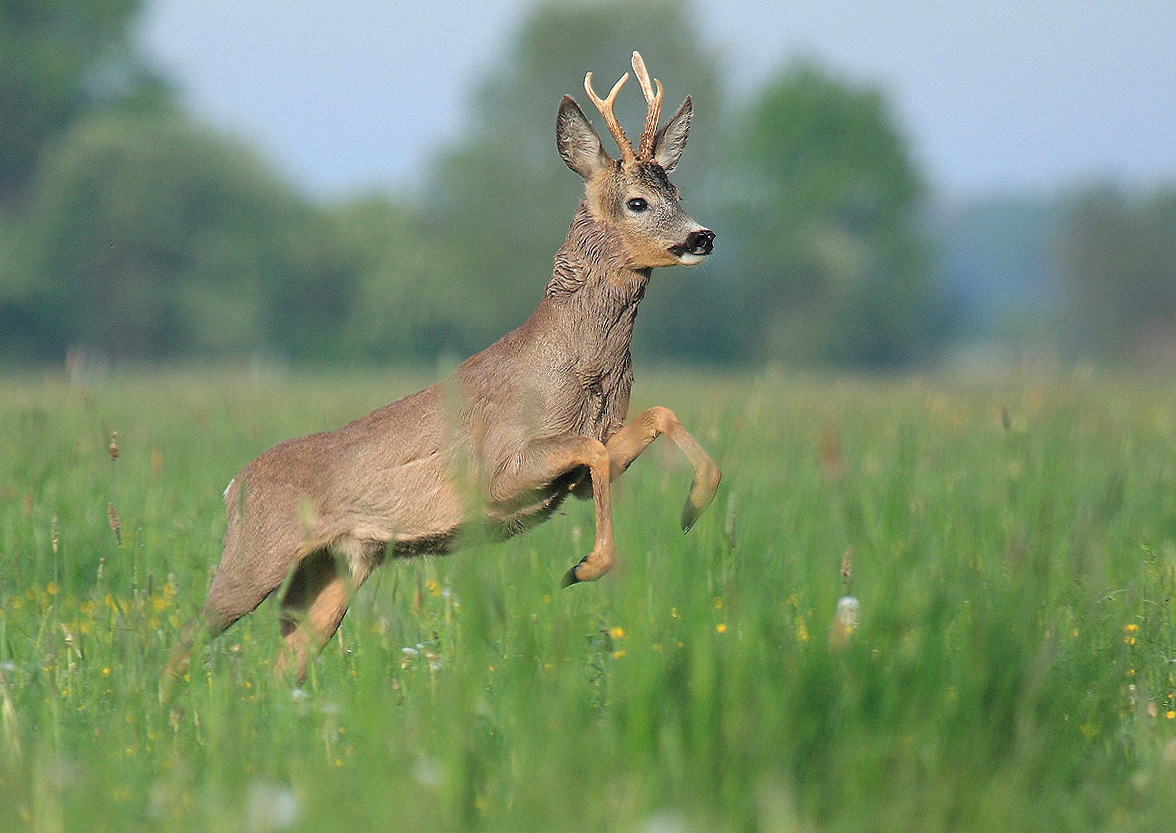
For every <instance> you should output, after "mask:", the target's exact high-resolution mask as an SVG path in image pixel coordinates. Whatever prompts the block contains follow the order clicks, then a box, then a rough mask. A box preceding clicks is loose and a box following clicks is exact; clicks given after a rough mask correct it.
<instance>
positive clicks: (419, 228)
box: [0, 0, 1176, 368]
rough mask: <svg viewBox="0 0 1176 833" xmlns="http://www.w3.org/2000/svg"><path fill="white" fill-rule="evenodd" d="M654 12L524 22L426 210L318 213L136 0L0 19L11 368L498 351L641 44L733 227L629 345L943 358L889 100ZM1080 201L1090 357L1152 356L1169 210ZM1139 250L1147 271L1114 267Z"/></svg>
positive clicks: (24, 10) (601, 11)
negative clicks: (167, 48)
mask: <svg viewBox="0 0 1176 833" xmlns="http://www.w3.org/2000/svg"><path fill="white" fill-rule="evenodd" d="M654 5H656V6H657V8H656V9H652V8H651V7H650V5H649V4H643V5H640V6H635V5H634V4H624V3H616V4H610V5H607V6H601V5H595V4H594V5H591V6H589V5H587V4H583V5H567V4H561V3H551V4H546V5H540V6H538V7H536V8H535V9H534V10H532V11H531V12H530V13H529V15H528V17H527V19H526V20H525V21H524V22H523V24H522V25H521V26H520V28H519V29H518V31H517V33H516V34H515V36H514V37H513V39H512V41H511V42H509V43H507V44H505V45H504V48H503V50H502V52H501V54H500V56H499V57H498V59H497V62H496V64H495V65H494V66H492V67H491V68H490V70H489V71H488V72H486V73H485V74H484V76H483V80H482V81H481V82H480V85H479V86H478V87H477V88H475V89H474V90H473V91H472V93H471V95H470V99H469V101H468V103H467V106H466V108H465V113H464V119H463V127H462V129H461V131H460V133H459V134H458V135H457V136H456V137H454V138H453V139H452V140H451V141H450V142H448V143H447V144H446V145H444V146H443V147H441V148H439V149H438V150H437V151H436V153H435V154H434V156H433V158H432V159H431V160H430V161H429V164H428V165H427V167H426V169H425V170H424V171H423V172H422V173H421V176H420V179H419V182H418V183H417V186H416V188H414V190H413V193H411V194H389V193H380V192H372V193H368V194H362V195H357V196H353V197H351V198H348V199H345V200H342V201H335V202H324V201H322V200H316V199H313V198H312V197H310V196H308V195H307V194H305V193H303V192H302V191H301V190H300V189H299V188H298V187H297V185H296V184H295V183H292V182H290V181H288V180H286V179H285V178H283V177H282V176H281V175H279V174H278V173H277V172H276V171H275V170H274V168H273V167H272V166H271V165H269V164H268V163H267V162H266V161H265V160H264V159H263V158H262V157H261V156H260V154H259V153H258V152H257V151H256V150H254V149H253V148H251V147H249V146H248V145H246V144H245V143H243V142H241V141H240V140H238V139H236V138H234V137H232V136H230V135H226V134H225V133H223V132H218V131H216V130H212V129H210V128H209V127H208V126H207V125H203V124H200V123H199V122H198V121H196V120H195V119H194V118H193V117H192V116H191V115H190V114H188V113H186V112H185V111H184V109H183V108H182V106H180V104H179V103H178V100H177V97H176V96H175V95H174V93H173V92H172V90H171V89H170V88H169V86H168V84H167V81H166V79H164V78H161V77H159V76H158V75H157V74H155V73H153V72H152V71H151V70H150V68H149V67H148V66H147V64H146V63H145V62H144V61H143V59H142V58H141V56H140V55H139V53H138V52H137V50H136V44H135V42H134V37H133V32H134V22H135V20H136V18H137V15H138V14H139V12H140V11H141V9H140V0H76V2H74V3H72V4H61V3H55V2H51V1H50V0H24V2H21V3H16V4H5V5H4V6H3V7H2V9H0V54H3V55H4V56H5V58H4V60H3V61H0V322H3V326H2V327H0V360H3V361H5V362H7V363H18V362H45V361H54V360H58V359H60V358H61V357H62V356H63V355H64V354H65V352H66V351H67V350H69V349H70V348H71V347H83V348H86V349H90V350H95V351H98V352H100V353H102V354H104V355H108V356H110V357H111V358H114V359H116V360H119V359H134V360H177V359H184V360H187V359H197V360H222V359H226V358H234V357H241V356H257V355H262V356H273V357H280V358H283V359H288V360H292V361H296V362H322V361H328V362H334V361H346V362H356V363H375V362H382V361H388V360H411V361H419V360H431V359H435V358H436V357H437V356H440V355H450V354H453V355H464V354H467V353H469V352H471V351H474V350H477V349H480V348H481V347H484V346H485V345H487V344H489V343H490V342H491V341H493V340H494V339H495V338H497V337H498V336H499V335H501V334H502V333H504V332H506V331H507V330H509V329H510V328H512V327H514V326H516V325H517V324H518V323H520V322H521V321H522V320H523V318H524V317H525V316H526V315H527V314H529V312H530V310H531V309H532V308H533V307H534V304H535V302H536V301H537V300H538V298H539V295H540V293H541V292H542V290H543V287H544V285H545V283H546V278H547V276H548V275H550V270H551V258H552V255H553V254H554V252H555V251H556V249H557V248H558V247H559V245H560V243H561V242H562V240H563V236H564V234H565V232H566V229H567V225H568V223H569V222H570V219H571V216H572V214H573V211H574V208H575V205H576V201H577V200H578V198H579V188H580V187H581V186H580V183H579V180H578V179H577V178H576V177H575V176H573V175H571V174H570V173H569V172H568V171H567V170H566V169H565V168H564V166H563V164H562V162H560V160H559V158H558V155H557V153H556V151H555V148H554V138H553V133H554V128H553V122H554V112H555V108H556V105H557V103H558V101H559V98H560V96H561V95H563V94H564V93H566V92H569V91H571V92H572V93H573V94H576V92H577V91H578V90H579V89H580V82H581V80H582V78H583V73H584V71H585V69H595V70H596V71H597V72H598V73H602V72H605V71H606V70H607V69H608V68H609V67H613V68H617V67H624V66H626V65H627V56H628V51H629V50H631V48H632V46H633V44H640V46H641V49H642V53H643V54H644V55H645V56H646V59H647V61H648V62H649V64H650V66H651V67H652V68H653V69H654V70H655V72H654V74H656V75H658V76H659V77H661V78H663V79H666V80H667V82H668V87H669V90H668V91H667V95H668V96H669V97H675V96H682V95H684V94H685V93H687V92H689V93H690V94H691V95H692V96H693V97H694V101H695V110H696V114H697V117H696V119H695V125H694V129H693V131H692V133H691V144H690V148H689V149H688V150H687V154H686V157H685V160H684V162H683V165H682V166H681V167H680V169H679V171H678V172H677V173H676V174H675V181H676V182H677V184H679V186H680V187H681V189H682V191H683V193H684V195H685V197H686V199H687V200H688V204H689V210H690V212H691V214H692V216H694V217H696V218H698V219H699V220H700V221H702V222H704V223H705V224H706V225H708V226H710V227H711V228H714V229H715V230H716V231H717V232H718V234H719V238H718V240H717V247H716V254H715V255H714V256H713V257H712V258H711V259H710V262H708V264H707V265H706V266H705V267H702V268H700V269H693V270H673V271H672V272H667V273H665V274H664V276H663V275H661V274H655V278H654V282H653V284H652V285H651V290H650V298H649V300H647V302H646V304H645V305H644V307H643V309H642V318H643V321H642V324H641V326H639V327H638V344H637V347H638V349H640V350H643V351H646V352H647V353H649V354H652V355H655V356H662V357H666V358H674V359H681V360H704V361H709V362H756V363H758V362H764V361H786V362H792V363H797V364H807V365H822V364H824V365H827V364H833V365H839V366H847V367H859V368H887V367H896V366H902V365H906V364H910V363H914V362H919V361H922V360H926V359H928V358H929V357H933V356H934V355H936V352H937V350H938V349H939V348H941V347H942V346H943V344H944V343H945V342H946V341H947V340H948V339H949V338H950V337H951V336H952V325H953V322H954V321H955V320H956V317H957V316H956V313H957V311H956V310H954V309H953V306H952V299H951V297H950V294H949V293H946V292H944V290H943V287H942V285H941V284H940V282H939V280H938V277H939V272H938V271H937V252H936V243H935V241H934V240H933V239H932V237H931V235H930V234H929V232H928V224H927V223H926V212H927V210H928V187H927V183H926V181H925V178H924V176H923V174H922V173H921V171H920V170H919V168H918V166H917V164H916V163H915V161H914V160H913V158H912V155H911V152H910V148H909V142H908V141H907V140H906V138H905V137H904V136H903V135H902V131H901V129H900V128H899V127H898V125H897V124H896V122H895V119H894V115H893V112H892V110H891V108H890V105H889V102H888V101H887V100H886V98H885V96H884V95H883V94H882V93H881V92H880V91H879V90H877V89H875V88H873V87H870V86H869V85H862V84H858V83H854V82H852V81H850V80H848V79H845V78H842V77H840V76H838V75H837V74H836V73H835V72H832V71H831V70H829V69H828V68H826V67H822V66H820V65H817V64H815V63H804V62H799V63H794V64H792V65H790V66H788V67H786V68H785V69H783V70H781V71H780V72H779V73H778V74H776V76H775V77H773V78H772V79H770V80H769V81H768V82H767V83H765V84H764V85H763V86H762V87H760V88H758V89H755V90H752V91H750V92H748V93H747V94H745V95H740V96H738V97H735V96H730V95H729V94H727V92H726V90H727V85H726V84H725V83H724V81H725V79H724V76H723V68H724V64H723V61H722V59H721V57H720V56H719V55H718V54H716V53H715V52H714V51H713V50H710V49H709V48H708V47H706V46H705V44H706V39H705V38H703V37H701V35H700V33H699V32H698V31H697V27H696V25H695V23H694V18H693V15H692V14H691V11H690V9H689V7H688V6H686V5H683V4H678V3H669V2H659V3H655V4H654ZM79 20H82V21H84V23H85V25H82V26H79V25H77V23H78V21H79ZM62 33H66V34H67V37H66V38H65V39H64V40H63V39H62V37H63V36H62ZM627 92H628V91H627ZM583 103H585V104H586V102H583ZM672 104H673V106H676V105H677V101H674V102H672ZM642 106H643V104H642V102H641V101H640V96H636V95H630V96H629V97H628V98H626V99H625V100H624V101H623V102H621V103H620V104H619V105H618V113H619V115H620V117H621V119H622V120H623V121H624V122H625V123H626V124H637V123H639V122H640V120H641V118H642V115H643V112H642V110H641V107H642ZM667 106H668V105H667ZM1153 203H1154V204H1153ZM1076 206H1077V207H1076V209H1075V211H1073V212H1072V216H1071V219H1070V221H1069V224H1068V225H1066V226H1065V227H1064V230H1063V232H1062V233H1060V234H1059V238H1058V240H1059V243H1058V252H1059V256H1058V257H1057V259H1056V262H1057V264H1058V268H1059V269H1060V270H1061V272H1062V274H1064V275H1065V276H1066V278H1065V281H1064V282H1063V283H1064V285H1065V286H1067V287H1069V288H1070V289H1071V290H1072V291H1070V292H1068V293H1067V298H1068V303H1070V302H1072V304H1073V305H1074V306H1075V308H1078V307H1081V308H1082V309H1083V310H1084V312H1083V313H1082V314H1081V315H1076V316H1075V319H1074V320H1083V321H1084V322H1086V323H1087V324H1089V330H1090V331H1089V332H1088V333H1085V334H1084V335H1083V336H1082V337H1081V339H1077V338H1076V339H1075V342H1074V343H1079V342H1081V344H1082V345H1083V349H1090V350H1101V351H1108V352H1110V351H1112V350H1114V351H1118V352H1119V353H1120V354H1122V353H1130V352H1131V351H1132V350H1133V349H1134V348H1133V347H1132V346H1131V345H1130V344H1125V343H1124V341H1123V339H1122V338H1119V337H1117V336H1115V332H1116V331H1121V330H1122V328H1123V327H1124V325H1125V323H1126V322H1129V321H1132V320H1133V317H1134V316H1143V319H1145V320H1146V321H1147V322H1149V324H1148V332H1149V333H1151V334H1150V335H1148V336H1147V338H1146V341H1147V342H1148V344H1149V345H1151V346H1149V347H1148V348H1147V349H1151V350H1154V349H1155V345H1156V344H1157V343H1159V344H1162V343H1163V338H1164V333H1165V332H1168V333H1170V332H1171V330H1170V329H1167V330H1165V328H1167V327H1169V325H1170V323H1171V322H1172V321H1174V320H1176V315H1173V310H1174V309H1176V299H1173V298H1172V297H1171V295H1172V293H1171V292H1170V287H1171V286H1173V285H1176V281H1173V280H1171V278H1172V277H1173V276H1172V275H1170V274H1168V271H1171V269H1172V268H1173V266H1172V264H1173V263H1174V262H1176V259H1173V258H1172V257H1171V256H1170V253H1169V252H1167V250H1165V249H1164V247H1163V245H1162V244H1160V243H1156V242H1154V241H1155V240H1157V239H1158V237H1157V236H1158V235H1162V234H1163V233H1164V232H1165V229H1170V226H1171V223H1172V217H1173V216H1176V208H1174V206H1173V200H1172V199H1171V198H1168V199H1167V200H1164V199H1156V200H1153V201H1152V202H1149V203H1148V205H1147V206H1142V207H1135V206H1131V205H1128V204H1127V200H1126V198H1123V197H1122V195H1117V194H1106V193H1104V194H1101V195H1095V196H1093V197H1091V198H1090V199H1089V200H1085V201H1077V202H1076ZM1165 224H1168V225H1167V226H1165ZM1092 228H1096V229H1097V230H1098V231H1097V232H1092V231H1091V229H1092ZM1131 229H1134V231H1132V230H1131ZM1100 234H1101V236H1100ZM1125 239H1132V240H1135V241H1136V242H1135V243H1132V244H1131V246H1130V251H1131V252H1132V253H1133V256H1132V257H1126V256H1124V257H1122V258H1119V259H1118V260H1115V259H1114V258H1112V257H1111V256H1110V255H1109V254H1107V251H1108V250H1111V249H1114V250H1116V251H1124V250H1123V245H1124V243H1123V241H1124V240H1125ZM1165 239H1166V240H1168V241H1171V240H1172V239H1176V238H1174V237H1173V236H1172V235H1171V234H1168V235H1167V237H1166V238H1165ZM1146 241H1153V242H1152V243H1146ZM1169 245H1170V244H1169ZM1100 246H1101V247H1102V248H1099V247H1100ZM1149 246H1150V248H1149ZM1145 251H1148V252H1150V254H1148V255H1146V256H1145V255H1144V254H1143V253H1144V252H1145ZM1165 259H1166V260H1165ZM1096 264H1097V265H1098V266H1097V267H1096ZM1124 270H1127V271H1131V270H1134V272H1133V273H1132V274H1138V275H1139V277H1138V278H1132V279H1131V280H1132V281H1134V283H1132V286H1133V287H1134V288H1133V290H1132V291H1133V292H1136V293H1137V294H1138V296H1139V298H1138V299H1137V302H1134V306H1132V305H1131V304H1127V303H1119V302H1118V301H1119V300H1121V296H1119V295H1116V294H1115V293H1114V292H1111V291H1109V288H1110V287H1112V286H1118V287H1121V286H1122V285H1123V281H1124ZM1165 270H1168V271H1165ZM1108 305H1110V306H1109V307H1108ZM1165 305H1166V306H1165ZM1110 308H1113V309H1114V313H1113V314H1110V313H1108V314H1107V315H1105V316H1103V321H1102V323H1101V324H1099V325H1098V326H1097V327H1096V326H1094V325H1093V324H1091V323H1090V322H1091V321H1093V320H1094V318H1097V317H1098V316H1099V315H1101V314H1102V313H1103V312H1105V311H1106V310H1108V309H1110ZM1092 311H1094V312H1092ZM1096 313H1097V314H1096ZM1153 330H1154V331H1155V332H1154V333H1153V332H1152V331H1153ZM1141 349H1142V348H1141Z"/></svg>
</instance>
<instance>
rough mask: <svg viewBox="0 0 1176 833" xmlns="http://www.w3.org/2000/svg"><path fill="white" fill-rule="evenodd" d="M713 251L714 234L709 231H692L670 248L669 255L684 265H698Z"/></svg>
mask: <svg viewBox="0 0 1176 833" xmlns="http://www.w3.org/2000/svg"><path fill="white" fill-rule="evenodd" d="M714 250H715V233H714V232H713V231H711V230H710V229H699V230H698V231H692V232H690V234H689V235H688V236H687V237H686V240H685V241H684V242H682V243H679V244H678V245H676V246H671V247H670V253H671V254H672V255H674V257H676V258H678V259H679V260H680V261H682V262H683V263H686V264H692V263H698V261H699V259H701V258H704V257H706V256H707V255H709V254H710V253H711V252H713V251H714Z"/></svg>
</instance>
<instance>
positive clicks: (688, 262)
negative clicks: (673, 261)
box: [678, 252, 706, 266]
mask: <svg viewBox="0 0 1176 833" xmlns="http://www.w3.org/2000/svg"><path fill="white" fill-rule="evenodd" d="M704 260H706V255H696V254H691V253H690V252H683V253H682V254H680V255H678V262H679V263H681V264H682V265H683V266H696V265H698V264H699V263H702V262H703V261H704Z"/></svg>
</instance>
